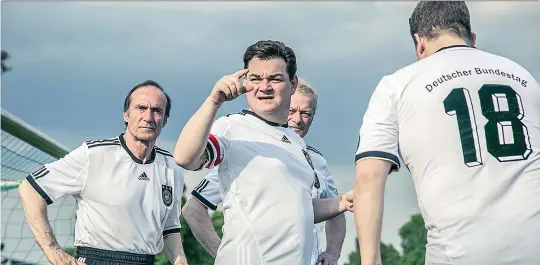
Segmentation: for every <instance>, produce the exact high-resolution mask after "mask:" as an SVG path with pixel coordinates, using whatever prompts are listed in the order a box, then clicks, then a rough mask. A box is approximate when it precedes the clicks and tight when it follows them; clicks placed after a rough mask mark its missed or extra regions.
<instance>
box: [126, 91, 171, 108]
mask: <svg viewBox="0 0 540 265" xmlns="http://www.w3.org/2000/svg"><path fill="white" fill-rule="evenodd" d="M131 104H132V105H133V104H138V105H140V104H145V105H150V106H153V107H161V108H162V109H165V107H166V106H167V98H166V97H165V93H163V91H161V90H160V89H159V88H157V87H155V86H143V87H140V88H138V89H137V90H135V91H133V93H132V94H131Z"/></svg>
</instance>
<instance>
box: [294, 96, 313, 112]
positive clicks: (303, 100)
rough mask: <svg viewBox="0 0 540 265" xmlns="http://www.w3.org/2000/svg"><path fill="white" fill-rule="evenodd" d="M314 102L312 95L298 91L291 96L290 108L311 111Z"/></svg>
mask: <svg viewBox="0 0 540 265" xmlns="http://www.w3.org/2000/svg"><path fill="white" fill-rule="evenodd" d="M314 103H315V102H314V100H313V98H312V97H310V96H308V95H304V94H302V93H300V92H298V91H296V92H295V93H294V94H293V95H292V96H291V109H297V110H312V111H313V110H314V109H313V107H314Z"/></svg>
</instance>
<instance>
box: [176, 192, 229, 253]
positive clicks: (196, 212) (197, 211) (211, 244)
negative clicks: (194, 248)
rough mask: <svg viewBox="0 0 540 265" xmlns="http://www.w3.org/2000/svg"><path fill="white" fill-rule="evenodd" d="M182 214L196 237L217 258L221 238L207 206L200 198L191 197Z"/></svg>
mask: <svg viewBox="0 0 540 265" xmlns="http://www.w3.org/2000/svg"><path fill="white" fill-rule="evenodd" d="M182 215H183V216H184V219H185V220H186V222H187V223H188V225H189V227H190V229H191V232H192V233H193V235H194V236H195V238H197V240H198V241H199V243H200V244H201V245H203V247H204V248H206V250H207V251H208V252H210V254H211V255H212V257H214V258H215V257H216V254H217V250H218V248H219V244H220V243H221V238H220V237H219V236H218V234H217V233H216V231H215V230H214V225H213V224H212V219H211V218H210V215H208V210H207V209H206V207H204V206H203V205H202V204H201V203H200V202H199V201H198V200H196V199H193V198H190V199H189V200H188V201H187V202H186V205H185V206H184V209H183V210H182Z"/></svg>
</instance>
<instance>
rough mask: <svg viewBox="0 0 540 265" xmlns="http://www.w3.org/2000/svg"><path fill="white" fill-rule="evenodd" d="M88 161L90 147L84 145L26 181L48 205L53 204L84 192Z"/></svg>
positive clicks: (35, 172) (44, 167) (37, 171)
mask: <svg viewBox="0 0 540 265" xmlns="http://www.w3.org/2000/svg"><path fill="white" fill-rule="evenodd" d="M88 161H89V159H88V147H87V146H86V143H84V144H82V145H81V146H80V147H78V148H77V149H75V150H73V151H71V152H70V153H68V154H67V155H66V156H64V157H63V158H61V159H59V160H57V161H55V162H52V163H49V164H45V165H44V166H43V167H41V168H40V169H38V170H36V171H34V172H33V173H32V174H30V175H29V176H28V177H26V180H27V181H28V182H29V183H30V185H32V187H33V188H34V189H35V190H36V191H37V192H38V193H39V195H41V197H43V199H44V200H45V201H46V202H47V204H52V203H53V202H54V201H56V200H57V199H58V198H60V197H63V196H67V195H76V194H80V193H81V192H82V190H83V187H84V185H85V183H86V179H87V173H88Z"/></svg>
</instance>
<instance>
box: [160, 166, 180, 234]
mask: <svg viewBox="0 0 540 265" xmlns="http://www.w3.org/2000/svg"><path fill="white" fill-rule="evenodd" d="M171 163H173V162H171ZM173 164H174V163H173ZM174 172H175V173H174V175H175V176H174V186H175V187H174V188H175V191H174V192H175V198H176V199H175V201H174V203H173V205H172V210H171V212H170V213H169V215H168V216H167V219H166V220H165V225H164V227H163V237H166V236H168V235H170V234H175V233H180V227H181V226H180V215H181V210H180V207H181V205H182V194H183V193H184V173H183V171H182V169H181V168H180V167H175V170H174Z"/></svg>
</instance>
